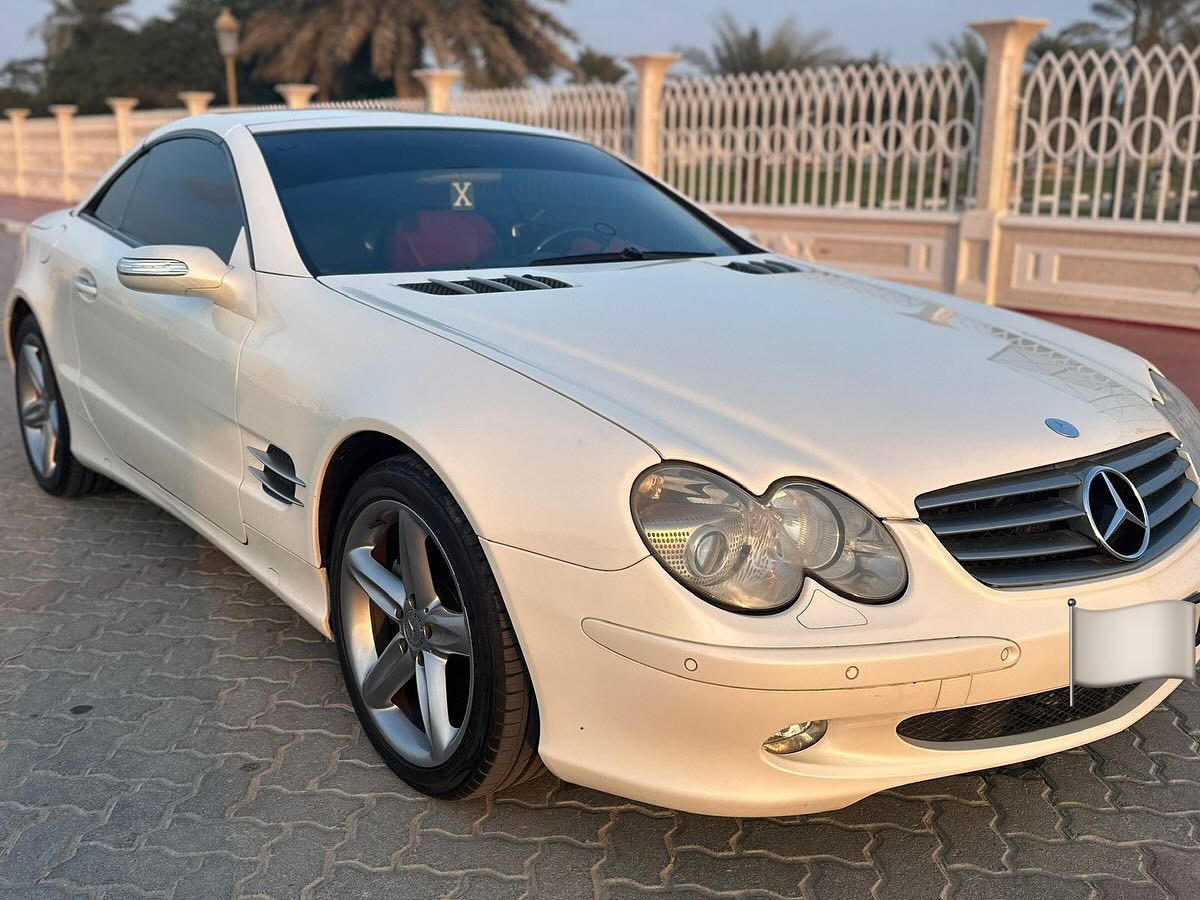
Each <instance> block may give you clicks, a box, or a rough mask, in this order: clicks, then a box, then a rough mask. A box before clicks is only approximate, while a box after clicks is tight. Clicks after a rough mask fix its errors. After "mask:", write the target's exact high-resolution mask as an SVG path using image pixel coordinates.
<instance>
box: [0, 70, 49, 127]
mask: <svg viewBox="0 0 1200 900" xmlns="http://www.w3.org/2000/svg"><path fill="white" fill-rule="evenodd" d="M45 106H46V61H45V60H44V59H42V58H41V57H37V56H33V57H26V58H24V59H11V60H9V61H8V62H6V63H5V64H4V65H3V66H0V109H9V108H10V107H24V108H27V109H32V110H33V111H34V113H35V114H38V115H40V114H41V113H42V112H44V111H45Z"/></svg>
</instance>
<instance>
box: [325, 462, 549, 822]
mask: <svg viewBox="0 0 1200 900" xmlns="http://www.w3.org/2000/svg"><path fill="white" fill-rule="evenodd" d="M380 500H385V501H399V502H400V503H402V504H404V505H405V506H407V507H408V508H409V509H411V510H412V511H413V512H415V513H416V514H417V515H418V516H420V518H421V519H423V520H424V522H425V523H426V524H427V525H428V527H429V530H430V533H431V534H432V536H433V537H434V539H435V540H436V541H437V542H438V543H439V544H440V545H441V550H442V551H443V553H444V554H445V558H446V562H447V563H448V564H449V566H450V568H451V569H452V570H453V576H454V577H455V579H456V580H457V583H458V590H459V593H460V594H461V598H460V599H461V605H462V609H463V612H464V613H465V615H466V617H467V620H468V622H469V625H470V640H471V652H472V655H473V656H472V658H473V665H472V669H471V686H472V687H471V689H472V692H473V693H472V700H471V701H470V706H469V709H468V711H467V712H466V713H465V715H464V720H463V722H464V726H463V727H464V730H463V734H462V738H461V741H460V743H459V744H458V746H457V748H456V749H455V750H454V751H453V752H452V753H451V755H450V757H449V758H448V759H446V760H445V761H444V762H443V763H442V764H440V765H435V766H432V767H428V768H426V767H423V766H418V765H414V764H413V763H411V762H409V761H408V760H406V759H405V758H404V757H403V756H402V755H401V754H400V753H399V752H397V750H396V748H395V747H393V745H392V744H391V743H390V742H389V740H388V739H387V737H386V736H385V735H384V734H383V732H382V731H381V730H380V728H379V727H377V725H376V723H375V721H374V720H373V718H372V716H371V714H370V710H369V708H368V706H367V704H366V702H365V701H364V699H363V696H362V693H361V691H360V689H359V687H358V683H357V679H356V677H355V675H354V673H353V670H352V667H351V662H350V659H349V655H348V649H347V641H346V637H345V635H344V633H343V631H344V629H343V625H342V596H341V595H342V587H341V585H342V582H343V578H342V570H343V567H344V564H345V554H346V550H347V547H346V543H347V540H348V536H349V532H350V528H351V525H352V523H354V522H355V521H356V519H357V518H358V516H359V515H360V514H361V513H362V511H363V510H364V509H366V507H367V506H369V505H371V504H373V503H377V502H378V501H380ZM330 599H331V610H330V621H331V624H332V630H333V636H334V639H335V641H336V642H337V646H338V657H339V660H340V661H341V666H342V675H343V677H344V679H345V682H346V687H347V690H348V691H349V693H350V697H351V700H352V702H353V704H354V708H355V712H356V713H357V714H358V718H359V721H360V722H361V723H362V727H363V729H364V731H365V732H366V734H367V736H368V738H369V739H370V740H371V743H372V744H373V745H374V747H375V749H376V750H377V751H378V753H379V755H380V756H381V757H382V758H383V760H384V762H386V763H387V764H388V766H389V767H390V768H391V769H392V771H393V772H395V773H396V774H397V775H398V776H399V777H400V778H401V779H403V780H404V781H405V782H406V783H407V784H408V785H409V786H410V787H412V788H414V789H415V790H418V791H420V792H421V793H423V794H427V795H429V796H432V797H438V798H442V799H447V800H463V799H468V798H471V797H478V796H485V795H488V794H493V793H496V792H497V791H501V790H504V789H506V788H508V787H511V786H513V785H515V784H518V783H520V782H522V781H525V780H528V779H530V778H532V777H534V776H536V775H538V774H539V773H540V772H541V771H542V765H541V760H540V759H539V758H538V755H537V741H538V714H537V704H536V701H535V699H534V694H533V686H532V684H531V682H530V679H529V674H528V672H527V670H526V668H525V661H524V658H523V657H522V655H521V649H520V647H519V646H518V644H517V638H516V634H515V633H514V631H513V627H512V623H511V622H510V621H509V617H508V613H507V611H506V609H505V606H504V601H503V599H502V598H501V596H500V589H499V587H498V585H497V584H496V579H495V577H494V576H493V575H492V571H491V568H490V566H489V565H488V562H487V559H486V558H485V556H484V553H483V549H482V548H481V547H480V545H479V540H478V538H477V537H476V535H475V533H474V531H473V530H472V529H471V527H470V525H469V524H468V523H467V520H466V516H464V515H463V512H462V509H461V508H460V507H459V505H458V503H457V502H455V500H454V497H453V496H451V494H450V492H449V491H448V490H447V489H446V487H445V485H443V484H442V482H441V481H440V479H438V477H437V475H436V474H434V472H433V470H432V469H430V468H429V466H428V465H426V464H425V462H424V461H423V460H421V459H420V458H419V457H418V456H416V455H415V454H407V455H404V456H397V457H393V458H391V459H388V460H385V461H384V462H382V463H379V464H378V465H376V466H375V467H374V468H372V469H370V470H369V471H368V472H367V473H366V474H365V475H363V476H362V477H361V478H360V479H359V480H358V482H357V483H356V484H355V485H354V487H353V488H352V489H351V491H350V494H349V496H348V497H347V499H346V501H345V502H344V503H343V504H342V508H341V510H340V511H339V516H338V525H337V529H336V531H335V537H334V544H333V556H332V564H331V567H330Z"/></svg>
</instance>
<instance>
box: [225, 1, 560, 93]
mask: <svg viewBox="0 0 1200 900" xmlns="http://www.w3.org/2000/svg"><path fill="white" fill-rule="evenodd" d="M556 2H560V0H556ZM574 39H575V36H574V34H572V32H571V31H570V30H569V29H568V28H567V27H566V26H565V25H563V24H562V22H560V21H559V20H558V19H557V18H556V17H555V16H554V15H553V14H552V13H551V12H550V11H548V10H547V9H545V8H544V6H543V4H542V2H540V0H292V2H290V3H285V4H283V5H281V6H279V7H277V8H272V9H265V10H263V11H261V12H259V13H256V14H255V15H254V16H252V17H251V19H250V21H249V22H248V23H247V25H246V29H245V33H244V35H243V41H242V47H243V59H246V60H248V61H253V62H254V63H255V69H254V71H255V74H256V75H257V76H258V77H260V78H262V79H264V80H269V81H275V80H280V81H311V82H313V83H315V84H317V85H319V86H320V88H321V94H322V96H323V97H331V96H334V95H336V94H338V93H340V91H342V90H344V87H345V84H346V81H347V77H348V75H350V74H352V73H353V67H354V65H355V63H356V61H361V62H365V63H366V64H367V65H369V71H370V73H371V74H372V75H373V76H374V77H375V78H376V79H378V80H380V81H390V82H391V83H392V85H393V88H394V90H395V92H396V93H397V94H399V95H401V96H413V95H417V94H419V93H420V87H419V85H418V84H417V83H416V81H415V80H414V79H413V77H412V75H411V72H412V70H413V69H417V68H421V67H422V66H424V65H426V64H432V65H436V66H439V67H449V66H456V67H458V68H460V69H461V70H462V72H463V77H464V79H465V81H466V82H467V84H470V85H472V86H476V87H493V86H505V85H512V84H519V83H521V82H523V81H525V80H526V79H527V78H529V77H531V76H533V77H537V78H548V77H550V76H551V75H553V74H554V73H555V72H556V71H557V70H559V69H565V70H567V71H572V70H573V69H574V63H573V61H572V60H571V57H570V56H568V55H567V53H566V51H565V50H564V49H563V46H562V42H563V41H564V40H574Z"/></svg>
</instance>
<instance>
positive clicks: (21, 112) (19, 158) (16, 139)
mask: <svg viewBox="0 0 1200 900" xmlns="http://www.w3.org/2000/svg"><path fill="white" fill-rule="evenodd" d="M4 114H5V115H6V116H8V119H9V121H10V122H12V136H13V167H14V168H15V169H16V175H15V177H14V182H15V183H14V185H13V188H14V190H16V192H17V196H18V197H24V196H25V191H26V189H27V186H26V184H25V170H26V169H27V168H28V167H29V166H28V163H27V162H26V160H25V120H26V119H28V118H29V110H27V109H21V108H14V109H6V110H5V111H4Z"/></svg>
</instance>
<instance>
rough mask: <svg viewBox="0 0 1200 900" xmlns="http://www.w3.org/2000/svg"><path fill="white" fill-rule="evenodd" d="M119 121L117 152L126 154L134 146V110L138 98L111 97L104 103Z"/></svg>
mask: <svg viewBox="0 0 1200 900" xmlns="http://www.w3.org/2000/svg"><path fill="white" fill-rule="evenodd" d="M104 102H105V103H107V104H108V108H109V109H111V110H112V111H113V117H114V118H116V120H117V152H118V153H125V152H126V151H127V150H128V149H129V148H130V147H132V146H133V119H132V114H133V108H134V107H135V106H137V105H138V98H137V97H109V98H108V99H107V100H105V101H104Z"/></svg>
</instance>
